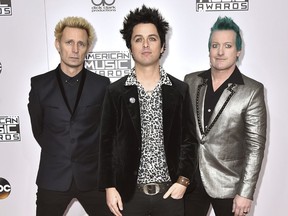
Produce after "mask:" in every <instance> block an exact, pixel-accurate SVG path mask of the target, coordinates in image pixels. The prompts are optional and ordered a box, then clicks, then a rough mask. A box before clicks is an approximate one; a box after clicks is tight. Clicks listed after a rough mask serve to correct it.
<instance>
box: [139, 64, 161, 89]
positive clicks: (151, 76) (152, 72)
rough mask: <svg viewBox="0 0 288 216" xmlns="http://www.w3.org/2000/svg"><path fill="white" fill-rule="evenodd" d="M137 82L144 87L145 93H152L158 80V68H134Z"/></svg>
mask: <svg viewBox="0 0 288 216" xmlns="http://www.w3.org/2000/svg"><path fill="white" fill-rule="evenodd" d="M135 72H136V77H137V80H138V82H140V83H141V85H142V86H143V87H144V89H145V91H152V90H153V89H154V88H155V87H156V85H157V83H158V81H159V80H160V66H159V65H155V66H149V67H139V66H135Z"/></svg>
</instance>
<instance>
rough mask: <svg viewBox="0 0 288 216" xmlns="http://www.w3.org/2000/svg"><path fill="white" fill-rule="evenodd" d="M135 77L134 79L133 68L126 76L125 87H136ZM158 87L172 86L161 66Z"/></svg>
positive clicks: (134, 72)
mask: <svg viewBox="0 0 288 216" xmlns="http://www.w3.org/2000/svg"><path fill="white" fill-rule="evenodd" d="M138 83H139V82H138V81H137V77H136V71H135V67H134V68H132V69H131V72H130V73H129V74H128V77H127V80H126V82H125V86H132V85H138ZM160 85H170V86H172V82H171V80H170V79H169V77H168V75H167V73H166V72H165V70H164V69H163V67H162V66H160Z"/></svg>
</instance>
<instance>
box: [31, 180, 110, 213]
mask: <svg viewBox="0 0 288 216" xmlns="http://www.w3.org/2000/svg"><path fill="white" fill-rule="evenodd" d="M73 198H76V199H77V200H78V201H79V202H80V204H81V205H82V207H83V208H84V209H85V211H86V213H87V214H88V215H89V216H108V215H109V216H111V212H110V210H109V208H108V206H107V205H106V198H105V192H99V191H98V190H96V189H95V190H91V191H79V190H78V189H77V186H76V185H75V183H74V181H73V182H72V184H71V188H70V189H69V190H68V191H65V192H61V191H51V190H45V189H41V188H38V192H37V201H36V204H37V210H36V212H37V213H36V215H37V216H63V214H64V212H65V211H66V208H67V206H68V205H69V203H70V202H71V200H72V199H73Z"/></svg>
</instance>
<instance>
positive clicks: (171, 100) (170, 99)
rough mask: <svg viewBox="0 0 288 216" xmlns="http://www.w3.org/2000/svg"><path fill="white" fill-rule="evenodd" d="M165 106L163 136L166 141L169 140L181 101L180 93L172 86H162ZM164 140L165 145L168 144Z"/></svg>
mask: <svg viewBox="0 0 288 216" xmlns="http://www.w3.org/2000/svg"><path fill="white" fill-rule="evenodd" d="M162 100H163V101H162V102H163V104H162V106H163V114H162V116H163V134H164V139H165V140H169V139H170V135H171V133H172V132H171V127H172V123H173V119H174V117H173V116H174V114H175V109H176V107H177V103H178V101H179V93H178V91H176V90H175V89H174V88H173V87H172V86H169V85H162ZM165 140H164V143H166V142H165Z"/></svg>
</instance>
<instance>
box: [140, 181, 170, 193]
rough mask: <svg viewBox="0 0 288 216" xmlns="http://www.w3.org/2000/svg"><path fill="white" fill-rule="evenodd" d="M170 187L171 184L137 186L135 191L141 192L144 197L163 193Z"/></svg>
mask: <svg viewBox="0 0 288 216" xmlns="http://www.w3.org/2000/svg"><path fill="white" fill-rule="evenodd" d="M171 185H172V183H171V182H164V183H148V184H137V191H140V192H143V193H144V194H146V195H156V194H158V193H165V192H166V191H167V190H168V189H169V187H170V186H171Z"/></svg>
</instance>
